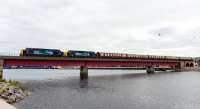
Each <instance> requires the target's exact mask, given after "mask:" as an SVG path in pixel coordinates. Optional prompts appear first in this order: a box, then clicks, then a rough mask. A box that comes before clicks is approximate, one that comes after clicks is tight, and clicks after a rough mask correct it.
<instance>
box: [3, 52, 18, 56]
mask: <svg viewBox="0 0 200 109" xmlns="http://www.w3.org/2000/svg"><path fill="white" fill-rule="evenodd" d="M0 56H19V53H16V52H0Z"/></svg>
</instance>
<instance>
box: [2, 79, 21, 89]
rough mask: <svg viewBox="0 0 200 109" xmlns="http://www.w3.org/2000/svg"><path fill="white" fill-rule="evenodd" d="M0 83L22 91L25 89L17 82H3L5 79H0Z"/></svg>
mask: <svg viewBox="0 0 200 109" xmlns="http://www.w3.org/2000/svg"><path fill="white" fill-rule="evenodd" d="M0 82H5V83H9V85H10V86H13V87H15V88H17V89H22V91H25V88H24V87H23V86H22V84H21V83H20V82H18V81H15V80H8V81H7V80H5V79H0Z"/></svg>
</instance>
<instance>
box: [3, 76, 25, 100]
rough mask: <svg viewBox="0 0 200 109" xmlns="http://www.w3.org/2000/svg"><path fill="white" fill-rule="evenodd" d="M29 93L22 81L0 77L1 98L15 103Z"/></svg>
mask: <svg viewBox="0 0 200 109" xmlns="http://www.w3.org/2000/svg"><path fill="white" fill-rule="evenodd" d="M27 95H28V92H27V91H26V90H25V88H24V87H23V86H22V84H21V83H19V82H18V81H14V80H8V81H7V80H5V79H0V98H1V99H4V100H5V101H6V102H8V103H10V104H13V103H16V102H18V101H20V100H22V99H24V97H25V96H27Z"/></svg>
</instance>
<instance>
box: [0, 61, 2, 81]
mask: <svg viewBox="0 0 200 109" xmlns="http://www.w3.org/2000/svg"><path fill="white" fill-rule="evenodd" d="M0 79H3V60H0Z"/></svg>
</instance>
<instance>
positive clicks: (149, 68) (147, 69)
mask: <svg viewBox="0 0 200 109" xmlns="http://www.w3.org/2000/svg"><path fill="white" fill-rule="evenodd" d="M146 71H147V74H153V73H155V69H154V68H153V67H152V66H147V67H146Z"/></svg>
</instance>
